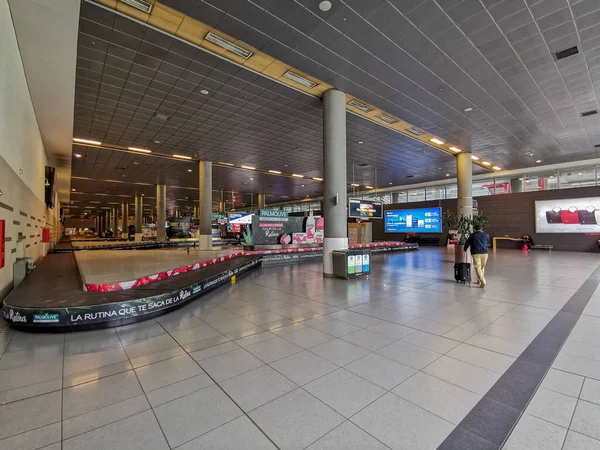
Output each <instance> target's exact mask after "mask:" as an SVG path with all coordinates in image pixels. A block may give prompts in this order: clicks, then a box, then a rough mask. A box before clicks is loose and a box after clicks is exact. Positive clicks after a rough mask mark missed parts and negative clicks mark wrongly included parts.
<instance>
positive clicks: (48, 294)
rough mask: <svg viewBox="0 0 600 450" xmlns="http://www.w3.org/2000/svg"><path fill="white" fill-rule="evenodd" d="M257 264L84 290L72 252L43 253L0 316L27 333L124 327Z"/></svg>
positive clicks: (249, 261)
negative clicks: (125, 287)
mask: <svg viewBox="0 0 600 450" xmlns="http://www.w3.org/2000/svg"><path fill="white" fill-rule="evenodd" d="M261 261H262V257H261V256H260V255H246V256H240V257H238V258H235V259H229V260H226V261H222V262H219V263H217V264H213V265H211V266H208V267H203V268H200V269H198V270H194V271H191V272H187V273H182V274H180V275H178V276H174V277H170V278H166V279H164V280H160V281H156V282H154V283H150V284H147V285H144V286H140V287H136V288H134V289H128V290H119V291H114V292H86V291H84V290H82V281H81V278H80V274H79V269H78V267H77V261H76V259H75V257H74V255H73V253H55V254H49V255H48V256H46V258H44V260H43V261H42V262H41V264H40V265H38V266H37V267H36V268H35V269H34V270H33V271H32V272H31V274H29V276H27V277H26V278H25V280H24V281H23V282H22V283H21V284H20V285H19V286H17V288H16V289H14V290H13V291H12V292H11V293H10V294H9V295H8V296H7V297H6V299H5V300H4V302H3V304H2V315H3V317H4V318H5V319H6V320H7V321H8V322H10V323H11V325H13V326H14V327H17V328H23V329H28V330H33V329H43V330H44V331H48V330H57V331H65V330H67V329H82V328H83V329H88V328H102V327H113V326H118V325H125V324H128V323H133V322H138V321H141V320H146V319H149V318H151V317H155V316H157V315H160V314H164V313H166V312H168V311H170V310H172V309H175V308H178V307H180V306H182V305H184V304H186V303H188V302H190V301H192V300H195V299H197V298H198V297H200V296H201V295H203V294H204V293H205V292H208V291H210V290H212V289H214V288H216V287H218V286H222V285H224V284H228V283H230V282H231V280H232V277H234V276H235V277H239V276H242V275H244V274H245V273H247V272H249V271H250V270H252V269H254V268H256V267H258V266H259V265H260V264H261Z"/></svg>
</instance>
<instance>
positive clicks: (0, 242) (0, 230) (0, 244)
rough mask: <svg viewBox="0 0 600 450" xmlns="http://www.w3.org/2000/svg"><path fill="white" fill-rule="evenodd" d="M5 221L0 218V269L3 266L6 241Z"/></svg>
mask: <svg viewBox="0 0 600 450" xmlns="http://www.w3.org/2000/svg"><path fill="white" fill-rule="evenodd" d="M5 230H6V221H5V220H0V269H2V268H3V267H4V248H5V247H4V246H5V244H4V242H5V241H6V239H5V234H6V231H5Z"/></svg>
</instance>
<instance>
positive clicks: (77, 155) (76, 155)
mask: <svg viewBox="0 0 600 450" xmlns="http://www.w3.org/2000/svg"><path fill="white" fill-rule="evenodd" d="M73 156H74V157H75V158H81V155H80V154H79V153H75V154H74V155H73Z"/></svg>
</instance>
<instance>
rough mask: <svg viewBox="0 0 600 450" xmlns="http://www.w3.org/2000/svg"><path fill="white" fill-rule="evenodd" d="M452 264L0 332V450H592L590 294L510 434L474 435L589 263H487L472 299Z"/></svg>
mask: <svg viewBox="0 0 600 450" xmlns="http://www.w3.org/2000/svg"><path fill="white" fill-rule="evenodd" d="M451 257H452V255H450V254H448V253H446V252H445V250H438V249H427V248H425V249H421V250H420V251H419V252H414V253H409V254H388V255H377V256H374V257H373V264H372V271H373V275H372V276H371V278H370V279H369V280H362V281H343V280H336V279H323V277H322V275H321V271H320V265H319V264H304V265H295V266H294V265H290V266H282V267H269V268H264V269H259V270H258V271H256V272H254V273H252V274H250V275H248V276H246V277H245V278H242V279H240V280H238V282H237V284H235V285H232V286H230V287H226V288H221V289H218V290H216V291H214V292H212V293H209V294H207V295H206V296H205V297H203V298H201V299H199V300H197V301H195V302H192V303H191V304H189V305H187V306H185V307H183V308H181V309H179V310H177V311H175V312H173V313H170V314H167V315H165V316H162V317H159V318H157V319H156V320H151V321H147V322H142V323H139V324H135V325H130V326H126V327H121V328H114V329H105V330H97V331H88V332H77V333H69V334H26V333H22V332H15V331H12V330H8V329H6V328H0V354H1V355H2V357H1V358H0V449H2V450H5V449H6V450H8V449H19V450H22V449H39V448H44V449H46V450H58V449H61V448H62V449H73V450H75V449H77V450H88V449H90V450H91V449H123V450H126V449H144V450H154V449H156V450H159V449H169V448H177V449H185V450H192V449H218V450H227V449H232V450H233V449H240V450H241V449H244V450H246V449H261V450H262V449H270V448H271V449H277V448H279V449H286V450H287V449H305V448H307V449H310V450H316V449H320V450H323V449H341V450H345V449H360V450H366V449H390V448H391V449H410V450H429V449H436V448H438V446H440V445H441V444H442V443H444V444H443V445H442V447H440V448H461V447H460V446H456V445H455V446H454V447H452V446H451V444H449V442H450V441H453V442H458V441H460V442H469V443H470V444H469V445H471V446H470V447H466V446H463V447H462V448H472V449H483V450H487V449H490V450H491V449H497V448H500V447H501V446H502V447H503V448H504V449H511V450H512V449H518V450H530V449H532V450H533V449H544V450H553V449H563V450H584V449H585V450H588V449H591V450H594V449H600V290H598V291H596V290H595V289H596V288H595V287H594V292H593V293H592V292H590V295H591V299H590V300H589V303H588V304H587V306H586V307H585V310H584V312H583V315H581V317H580V318H579V316H578V315H577V318H579V320H578V322H577V323H576V325H575V328H574V329H573V331H572V333H571V334H570V335H569V337H568V339H567V341H566V343H565V345H564V346H563V347H562V349H561V350H560V353H559V354H558V357H557V358H556V359H555V360H554V361H553V362H550V363H549V364H552V368H551V369H550V370H549V372H548V373H547V374H545V377H544V378H543V381H542V383H541V386H540V387H539V388H538V389H537V391H535V390H534V391H533V392H535V395H534V396H533V399H532V400H531V401H530V402H528V404H526V405H525V406H524V413H523V415H522V416H521V417H520V419H519V421H518V423H517V425H516V427H515V428H514V430H512V433H509V432H510V430H508V431H506V430H504V431H503V430H502V429H501V427H499V426H496V425H497V424H498V423H504V422H502V420H503V419H506V420H509V419H510V420H512V421H513V422H512V423H514V421H516V420H517V418H518V417H519V414H520V413H519V411H517V410H515V411H517V412H516V413H513V410H512V409H510V408H505V409H504V410H502V411H504V416H502V417H499V421H498V422H496V421H495V420H494V421H489V422H488V423H484V424H481V423H479V424H478V423H477V419H478V418H479V417H488V416H486V414H487V412H489V410H490V408H492V409H493V408H494V406H497V404H498V402H497V401H496V400H493V399H491V397H492V396H494V395H495V396H498V395H505V396H507V397H510V399H509V400H510V401H513V400H514V401H517V400H518V399H513V397H511V396H514V394H515V392H516V391H517V390H518V389H519V387H518V386H517V385H516V384H515V388H514V391H515V392H512V391H511V388H510V387H509V389H508V391H501V390H500V388H501V387H502V380H503V379H504V377H506V375H507V374H510V372H511V371H513V370H515V367H517V366H519V364H520V363H523V364H525V363H527V361H522V360H523V359H524V358H525V357H526V356H527V351H529V350H527V351H526V349H528V348H531V347H530V344H532V342H534V345H535V342H537V341H534V339H536V338H537V339H539V336H542V335H543V334H544V332H545V331H543V330H544V328H545V327H546V325H548V324H549V323H551V321H552V320H553V318H555V316H557V314H558V315H560V314H563V313H559V310H561V308H563V307H564V306H565V305H567V302H569V300H570V299H574V298H575V299H576V298H577V296H578V295H580V294H581V292H582V290H583V291H585V289H586V286H589V284H586V283H587V280H588V277H590V276H591V275H592V274H593V273H594V271H595V270H596V268H597V266H598V263H599V261H598V258H597V255H592V254H573V253H560V252H555V253H553V254H548V253H545V252H543V253H530V254H524V253H522V252H520V251H499V252H498V253H497V254H496V255H491V256H490V262H489V266H488V270H487V274H486V277H487V279H488V287H487V288H486V289H485V290H484V289H479V288H476V287H474V286H469V285H466V286H463V285H458V284H456V283H455V282H454V281H453V280H452V264H451V261H450V260H451ZM588 297H589V296H588ZM2 326H4V325H2ZM540 348H542V347H540ZM543 348H545V347H543ZM524 351H526V352H525V353H523V352H524ZM535 356H536V355H534V357H535ZM550 356H551V357H552V358H553V355H550ZM520 357H521V358H520ZM527 357H529V356H527ZM509 368H510V369H509ZM544 373H545V372H544ZM542 377H543V374H542ZM540 379H542V378H540ZM535 387H537V385H536V386H535ZM498 401H499V402H500V403H502V402H503V401H504V400H503V399H502V398H500V399H499V400H498ZM508 402H509V401H508V400H507V403H508ZM486 411H487V412H486ZM480 412H481V415H479V413H480ZM511 414H512V415H511ZM507 423H508V422H507ZM482 428H484V429H485V430H486V432H487V433H488V434H486V435H485V439H484V438H483V437H482V435H481V434H478V433H479V431H477V430H480V429H482ZM470 430H471V431H470ZM473 430H474V431H473ZM456 439H458V441H456ZM461 439H462V441H461ZM495 441H496V442H495ZM461 445H463V444H461Z"/></svg>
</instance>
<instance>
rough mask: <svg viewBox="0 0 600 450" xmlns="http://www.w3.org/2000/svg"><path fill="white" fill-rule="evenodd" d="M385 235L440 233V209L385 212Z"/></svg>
mask: <svg viewBox="0 0 600 450" xmlns="http://www.w3.org/2000/svg"><path fill="white" fill-rule="evenodd" d="M385 232H386V233H441V232H442V208H420V209H397V210H390V211H386V212H385Z"/></svg>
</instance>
